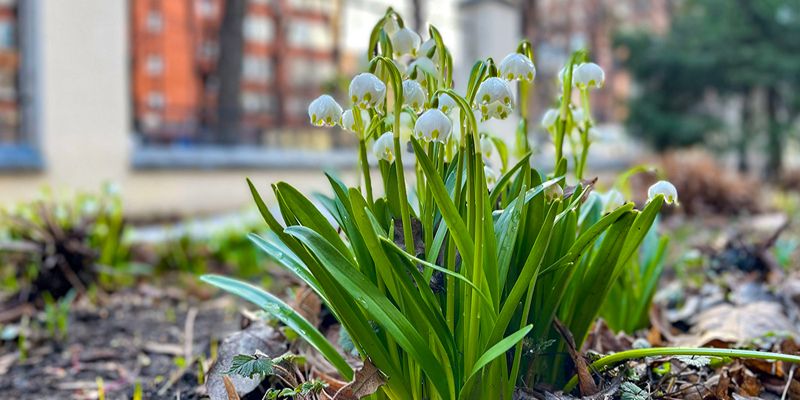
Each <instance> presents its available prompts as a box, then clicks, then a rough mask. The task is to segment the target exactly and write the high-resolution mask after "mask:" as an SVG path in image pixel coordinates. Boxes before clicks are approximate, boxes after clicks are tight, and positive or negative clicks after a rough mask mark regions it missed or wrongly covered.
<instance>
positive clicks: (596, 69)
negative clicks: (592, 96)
mask: <svg viewBox="0 0 800 400" xmlns="http://www.w3.org/2000/svg"><path fill="white" fill-rule="evenodd" d="M605 82H606V73H605V72H603V69H602V68H600V66H599V65H597V64H595V63H583V64H581V65H579V66H577V67H576V68H575V70H574V71H573V72H572V83H573V84H575V86H576V87H577V88H578V89H587V88H590V87H593V86H594V87H596V88H600V87H603V85H604V84H605Z"/></svg>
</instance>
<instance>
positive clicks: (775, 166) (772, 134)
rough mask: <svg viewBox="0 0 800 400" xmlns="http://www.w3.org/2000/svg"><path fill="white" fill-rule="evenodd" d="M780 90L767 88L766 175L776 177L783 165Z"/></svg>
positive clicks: (771, 177) (770, 177)
mask: <svg viewBox="0 0 800 400" xmlns="http://www.w3.org/2000/svg"><path fill="white" fill-rule="evenodd" d="M778 101H779V98H778V90H777V89H776V88H775V87H770V88H769V89H767V134H768V138H767V157H768V158H767V165H766V171H765V173H766V176H767V178H769V179H776V178H778V176H779V175H780V173H781V169H782V167H783V135H782V132H781V127H780V121H778Z"/></svg>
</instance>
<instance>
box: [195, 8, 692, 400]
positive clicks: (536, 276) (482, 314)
mask: <svg viewBox="0 0 800 400" xmlns="http://www.w3.org/2000/svg"><path fill="white" fill-rule="evenodd" d="M428 35H429V39H428V40H427V41H425V42H423V41H422V39H421V37H420V35H419V34H417V33H416V32H414V31H412V30H411V29H409V28H407V27H406V26H405V24H404V22H403V19H402V18H401V17H400V16H399V15H397V14H396V13H395V12H394V11H392V10H391V9H390V10H389V11H387V13H386V15H385V16H384V17H383V18H382V19H381V20H380V21H378V23H377V24H376V25H375V27H374V29H373V30H372V34H371V36H370V38H369V48H368V54H367V56H368V60H370V61H369V68H368V70H367V71H366V72H363V73H360V74H358V75H356V76H355V77H354V78H353V80H352V81H351V83H350V87H349V93H348V97H347V98H346V99H345V102H346V104H347V106H348V108H347V109H346V110H344V109H343V107H342V106H340V104H339V102H337V101H336V100H335V99H334V98H333V97H332V96H329V95H322V96H320V97H319V98H318V99H316V100H314V101H313V102H312V103H311V104H310V106H309V117H310V120H311V123H312V124H314V125H316V126H327V127H333V126H336V125H339V126H341V127H342V128H344V129H346V130H349V131H352V132H353V133H354V134H355V135H356V137H357V138H358V143H359V146H358V150H359V151H358V154H359V166H360V170H361V171H360V172H361V175H362V179H361V183H360V184H359V185H358V186H357V187H350V186H348V185H346V184H345V183H343V182H342V181H340V180H339V179H337V178H336V177H334V176H332V175H328V179H329V181H330V184H331V188H332V196H330V197H327V196H318V197H317V198H316V200H317V203H318V204H321V205H322V206H323V207H324V208H325V210H326V211H327V213H329V214H330V216H332V220H330V219H329V218H327V217H326V215H325V214H324V213H323V212H322V211H321V210H320V209H319V208H318V207H317V204H315V202H313V201H312V200H311V199H309V198H308V197H306V196H305V195H303V194H302V193H300V192H299V191H298V190H297V189H295V188H294V187H292V186H291V185H290V184H288V183H285V182H278V183H275V184H273V185H272V190H273V192H274V194H275V197H276V199H277V206H278V207H277V212H278V213H279V214H280V215H279V216H278V215H275V211H273V210H271V209H270V208H268V207H267V205H266V204H265V203H264V201H263V200H262V197H261V196H260V194H259V193H258V191H257V190H256V188H255V186H254V185H253V184H252V183H250V182H248V183H249V184H250V189H251V191H252V194H253V197H254V198H255V201H256V204H257V205H258V208H259V210H260V211H261V213H262V215H263V217H264V219H265V221H266V223H267V225H268V226H269V228H270V230H271V233H270V234H268V235H266V236H256V235H251V236H250V239H251V240H252V241H253V242H254V243H255V244H256V245H257V246H258V247H260V248H261V249H262V250H264V251H265V252H266V253H267V254H269V255H270V256H271V257H272V258H274V259H275V260H276V261H277V262H278V263H279V264H281V265H282V266H284V267H286V268H287V269H289V270H290V271H292V272H293V273H294V274H296V275H297V276H298V277H299V278H300V279H301V280H302V281H303V282H305V284H307V285H308V286H309V287H310V288H311V289H313V290H314V291H315V292H316V294H317V295H318V296H319V297H320V299H321V300H322V302H323V303H324V305H325V306H326V307H327V308H328V309H329V310H330V312H331V313H332V314H333V315H334V316H335V317H336V319H337V320H338V321H339V322H340V323H341V325H342V327H343V330H344V331H345V332H346V334H347V335H348V336H349V337H350V338H351V339H352V342H353V344H354V346H355V349H356V350H357V352H358V354H359V355H360V357H361V358H362V359H363V360H364V362H365V363H366V362H369V363H372V364H374V366H376V367H377V368H378V369H379V370H380V371H381V372H382V374H384V377H385V384H384V385H383V386H381V388H380V389H379V391H378V392H377V393H375V395H374V396H375V398H388V399H403V400H407V399H488V398H493V399H496V398H503V399H511V398H512V393H513V392H514V390H515V388H516V387H518V386H530V385H534V384H539V383H544V384H549V385H553V386H557V387H558V386H561V385H564V384H565V383H566V381H567V379H568V378H569V377H570V376H571V374H572V371H571V362H570V360H569V359H568V356H566V355H567V354H568V351H567V341H566V340H565V339H564V335H562V334H559V333H558V332H557V331H556V329H554V321H556V320H558V321H560V324H561V325H563V326H565V327H566V328H567V329H568V331H569V332H570V335H571V336H572V337H573V338H574V342H575V345H576V346H577V347H578V348H580V346H581V344H582V342H583V341H584V339H585V338H586V336H587V333H588V331H589V329H590V326H591V324H592V323H593V321H594V320H595V319H596V317H597V315H598V312H599V311H600V307H601V306H602V304H603V303H604V299H605V298H606V296H607V295H608V294H609V292H610V291H611V289H612V285H614V284H615V283H616V282H617V278H618V277H619V276H620V274H621V273H622V271H623V269H624V267H625V266H626V265H628V260H629V259H630V258H631V257H633V256H634V255H636V254H637V250H638V248H639V246H640V244H641V243H642V241H643V240H644V238H645V234H646V233H647V232H648V231H649V230H650V227H651V225H652V224H653V222H654V220H655V218H656V216H657V214H658V212H659V210H660V209H661V207H662V205H663V204H664V203H677V200H678V198H677V193H676V192H675V189H674V187H673V186H672V185H671V184H669V183H668V182H659V183H657V184H656V185H654V186H653V187H652V188H651V189H650V192H649V194H648V195H649V200H648V202H647V203H646V205H644V207H643V208H642V209H641V210H639V209H636V208H635V206H634V204H633V203H631V202H626V201H625V200H624V199H615V200H614V202H607V203H606V206H607V207H605V206H604V212H602V213H588V212H586V211H587V210H586V209H585V208H584V202H585V200H586V199H587V197H588V195H589V193H590V191H591V190H592V184H591V183H588V181H584V180H582V179H583V178H584V177H585V175H586V164H587V158H588V154H589V149H590V146H591V135H590V131H591V130H592V129H593V120H592V116H591V108H590V94H591V92H592V91H593V90H596V89H598V88H600V87H602V86H603V83H604V73H603V70H602V69H601V68H600V67H599V66H598V65H596V64H593V63H590V62H588V60H587V59H586V58H587V57H586V53H585V52H577V53H575V54H574V55H573V56H572V57H571V59H570V60H569V63H568V64H567V65H566V67H565V68H564V70H563V72H562V74H561V76H560V77H559V80H560V83H561V87H562V93H561V96H560V97H559V98H558V99H557V100H556V101H555V102H554V104H553V105H554V107H553V109H551V110H549V111H547V112H546V113H545V116H544V118H543V120H542V123H543V125H544V126H545V128H546V129H547V130H548V131H549V132H550V134H551V135H552V139H553V144H554V146H555V164H554V165H553V168H552V169H551V170H550V171H537V170H535V169H533V168H532V167H531V162H530V161H531V160H530V158H531V154H530V148H531V146H530V144H529V142H528V133H529V116H528V107H527V104H526V99H527V93H528V90H529V89H530V87H531V85H533V83H534V79H535V76H536V69H535V64H534V55H533V52H532V49H531V46H530V44H529V43H528V42H526V41H523V42H522V43H520V44H519V47H518V48H517V51H516V52H514V53H511V54H509V55H508V56H506V57H505V58H504V59H503V60H502V61H501V62H500V63H499V64H498V63H496V62H495V61H494V60H492V59H491V58H488V59H485V60H478V61H477V62H476V63H475V64H474V66H473V68H472V70H471V73H470V75H469V78H468V83H467V85H466V91H465V92H462V93H459V92H456V91H455V90H454V89H453V87H454V86H453V76H452V74H453V60H452V57H451V53H450V51H449V50H448V49H447V47H446V46H445V45H444V42H443V41H442V37H441V36H440V34H439V32H438V31H437V30H436V28H435V27H433V26H431V27H430V28H429V30H428ZM514 86H516V87H517V90H516V91H515V90H514ZM517 95H518V96H519V98H517ZM573 97H576V98H578V99H579V101H578V104H574V102H573ZM515 112H518V113H519V116H520V124H519V128H518V130H517V132H516V141H515V143H516V144H515V150H517V151H515V152H514V153H516V154H522V155H521V156H520V157H519V158H518V159H517V160H514V163H513V164H511V163H510V162H509V163H501V165H495V164H493V163H492V162H491V161H489V159H488V157H487V153H489V152H490V151H493V150H497V151H498V152H501V153H504V154H508V153H509V151H508V148H507V146H506V145H505V143H504V142H503V141H502V140H499V139H498V138H496V137H494V136H491V135H482V134H481V126H480V122H479V121H484V120H489V119H493V118H494V119H505V118H508V117H510V116H511V115H512V114H514V113H515ZM565 140H567V141H571V142H573V143H575V149H577V151H576V152H574V155H573V157H571V158H572V163H571V165H570V161H569V160H567V158H566V157H565V155H564V151H563V148H564V143H565ZM408 149H411V150H413V151H412V152H409V151H408ZM370 153H371V154H372V157H370ZM374 167H377V168H378V170H379V172H380V182H375V181H373V175H372V174H371V170H372V169H373V168H374ZM411 174H413V176H414V179H413V180H412V179H410V177H409V176H407V175H411ZM412 182H413V183H412ZM381 189H382V190H381ZM412 194H413V195H412ZM204 279H205V280H206V281H207V282H210V283H211V284H213V285H216V286H218V287H220V288H222V289H225V290H227V291H230V292H232V293H234V294H237V295H239V296H241V297H243V298H245V299H247V300H249V301H251V302H253V303H255V304H256V305H258V306H260V307H262V308H264V309H265V310H266V311H267V312H269V313H271V314H273V315H274V316H275V317H276V318H277V319H279V320H280V321H282V322H283V323H284V324H286V325H287V326H288V327H289V328H291V329H292V330H294V331H295V332H297V334H298V335H299V336H300V337H302V338H303V339H304V340H306V341H307V342H308V343H310V344H311V345H312V346H313V347H314V348H316V349H317V350H318V351H319V352H320V353H321V354H322V355H324V356H325V357H326V358H327V360H328V361H329V362H330V363H331V364H332V365H333V366H334V367H335V368H336V369H337V370H338V372H339V373H340V374H341V376H342V377H343V378H344V379H348V380H349V379H352V378H353V376H354V372H353V367H352V366H351V365H349V364H348V363H347V362H346V361H345V359H344V357H343V356H342V355H341V354H340V353H339V352H338V351H337V349H336V348H335V347H334V346H333V345H332V344H331V343H329V342H328V341H327V340H326V339H325V337H324V336H323V335H322V334H321V333H320V332H319V331H318V330H317V329H316V328H315V327H314V326H312V325H311V324H310V323H309V322H308V321H307V320H305V319H304V318H303V317H302V316H300V315H299V314H297V313H296V312H294V311H293V310H292V309H291V308H290V307H289V306H287V305H286V304H285V303H283V302H282V301H281V300H280V299H278V298H277V297H275V296H273V295H271V294H269V293H267V292H265V291H263V290H261V289H259V288H257V287H255V286H252V285H249V284H247V283H243V282H240V281H236V280H234V279H230V278H225V277H220V276H206V277H204ZM623 358H624V357H623ZM570 385H572V383H570Z"/></svg>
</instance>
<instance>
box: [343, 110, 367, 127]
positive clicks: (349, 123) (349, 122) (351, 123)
mask: <svg viewBox="0 0 800 400" xmlns="http://www.w3.org/2000/svg"><path fill="white" fill-rule="evenodd" d="M360 111H361V128H362V129H367V127H368V126H369V123H370V117H369V112H367V110H360ZM342 128H344V129H345V130H348V131H350V132H355V131H356V119H355V118H354V116H353V110H352V109H347V110H344V113H342Z"/></svg>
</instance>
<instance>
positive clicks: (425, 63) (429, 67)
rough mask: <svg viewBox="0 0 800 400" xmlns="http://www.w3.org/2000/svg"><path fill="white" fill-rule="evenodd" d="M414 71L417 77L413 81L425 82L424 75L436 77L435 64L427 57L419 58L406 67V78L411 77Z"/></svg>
mask: <svg viewBox="0 0 800 400" xmlns="http://www.w3.org/2000/svg"><path fill="white" fill-rule="evenodd" d="M415 70H416V72H417V76H416V77H415V78H414V80H416V81H417V82H420V83H423V82H424V81H425V74H424V73H427V74H430V75H434V76H435V75H436V64H434V62H433V61H432V60H431V59H430V58H428V57H419V58H417V59H416V60H414V62H412V63H411V64H409V65H408V76H411V74H412V73H414V71H415ZM423 72H424V73H423Z"/></svg>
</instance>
